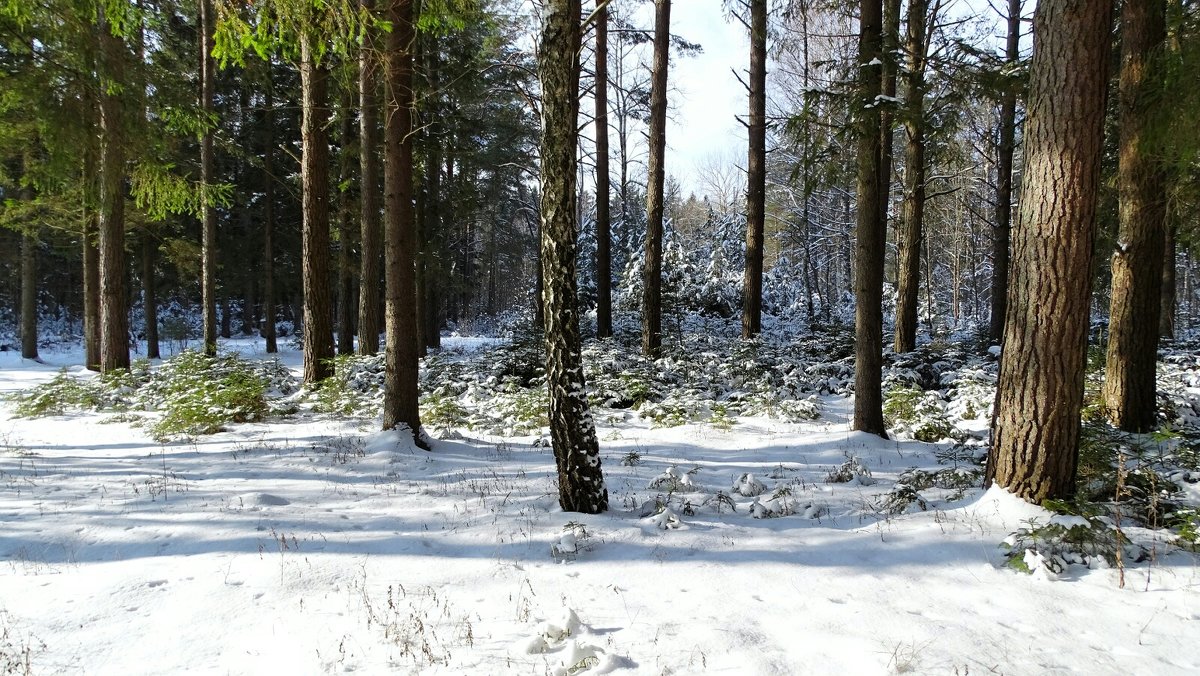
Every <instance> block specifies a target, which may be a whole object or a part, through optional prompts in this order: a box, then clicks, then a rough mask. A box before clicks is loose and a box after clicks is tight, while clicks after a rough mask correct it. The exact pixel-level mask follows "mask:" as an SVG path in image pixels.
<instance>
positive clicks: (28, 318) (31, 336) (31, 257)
mask: <svg viewBox="0 0 1200 676" xmlns="http://www.w3.org/2000/svg"><path fill="white" fill-rule="evenodd" d="M22 192H23V193H25V194H24V198H25V199H27V200H32V199H33V193H32V191H30V190H29V189H28V188H26V189H25V190H23V191H22ZM37 248H38V238H37V236H36V235H34V234H32V233H29V232H26V233H24V234H23V235H22V236H21V358H22V359H38V308H37V297H38V260H37V258H38V257H37Z"/></svg>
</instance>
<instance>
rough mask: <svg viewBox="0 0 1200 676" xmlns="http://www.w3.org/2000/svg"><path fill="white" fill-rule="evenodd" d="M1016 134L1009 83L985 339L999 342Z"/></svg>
mask: <svg viewBox="0 0 1200 676" xmlns="http://www.w3.org/2000/svg"><path fill="white" fill-rule="evenodd" d="M1020 41H1021V0H1008V38H1007V42H1006V44H1005V49H1004V61H1005V65H1006V68H1008V69H1010V70H1015V69H1016V67H1017V60H1018V59H1019V58H1020ZM1016 134H1017V87H1016V84H1014V83H1013V82H1012V80H1011V75H1010V80H1009V82H1008V84H1007V85H1006V86H1005V90H1004V97H1003V98H1002V99H1001V100H1000V146H999V148H998V149H997V155H998V157H997V159H996V173H997V176H996V224H995V228H994V230H993V234H992V314H991V321H990V322H989V323H988V338H989V339H990V340H991V341H992V342H999V341H1000V338H1001V337H1002V336H1003V335H1004V315H1005V308H1006V307H1007V306H1008V267H1009V260H1008V248H1009V237H1010V233H1011V231H1012V193H1013V182H1012V178H1013V154H1014V152H1015V147H1016Z"/></svg>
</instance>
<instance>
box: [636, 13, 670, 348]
mask: <svg viewBox="0 0 1200 676" xmlns="http://www.w3.org/2000/svg"><path fill="white" fill-rule="evenodd" d="M670 31H671V0H654V72H653V75H652V76H651V84H650V164H649V169H648V170H647V175H648V179H647V180H648V183H647V185H646V259H645V262H644V264H643V266H642V354H644V355H646V356H648V357H657V356H658V355H659V352H660V351H661V349H662V240H663V181H664V175H665V172H664V168H663V160H664V158H665V154H666V147H667V70H668V66H669V62H670V39H671V33H670Z"/></svg>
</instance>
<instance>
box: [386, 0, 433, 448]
mask: <svg viewBox="0 0 1200 676" xmlns="http://www.w3.org/2000/svg"><path fill="white" fill-rule="evenodd" d="M388 19H389V20H390V21H391V23H392V32H391V33H389V34H388V36H387V47H386V49H385V53H386V59H387V85H388V87H387V108H386V111H387V114H386V116H385V117H384V119H385V123H384V130H385V131H384V169H383V170H384V183H385V185H386V186H387V188H386V190H385V191H384V201H385V208H386V210H387V223H386V232H385V240H386V247H387V250H386V253H385V261H384V271H385V274H386V276H387V284H386V287H387V289H386V297H387V309H386V312H385V323H386V325H387V327H386V330H387V351H386V357H385V361H386V369H387V370H386V376H385V384H384V394H383V429H385V430H390V429H393V428H396V427H400V426H403V427H407V428H408V429H409V431H410V432H411V433H412V435H413V440H414V442H415V443H416V444H417V445H418V446H421V447H422V448H425V447H427V444H426V443H425V442H424V441H423V440H422V437H421V412H420V409H419V407H418V398H417V375H418V368H419V360H420V356H419V348H418V345H417V340H418V331H417V294H416V243H417V242H416V230H417V229H416V219H415V213H414V212H413V142H412V132H413V103H414V99H413V47H414V42H415V40H416V33H415V30H414V7H413V2H412V0H391V5H390V6H389V9H388Z"/></svg>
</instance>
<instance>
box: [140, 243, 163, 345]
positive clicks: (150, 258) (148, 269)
mask: <svg viewBox="0 0 1200 676" xmlns="http://www.w3.org/2000/svg"><path fill="white" fill-rule="evenodd" d="M157 257H158V244H157V242H156V240H155V238H154V237H153V235H151V233H150V231H149V230H144V231H143V232H142V310H143V312H145V314H146V325H145V328H146V358H147V359H159V358H160V357H161V356H162V355H161V354H159V349H158V277H157V275H156V274H155V270H154V263H155V259H156V258H157Z"/></svg>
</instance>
